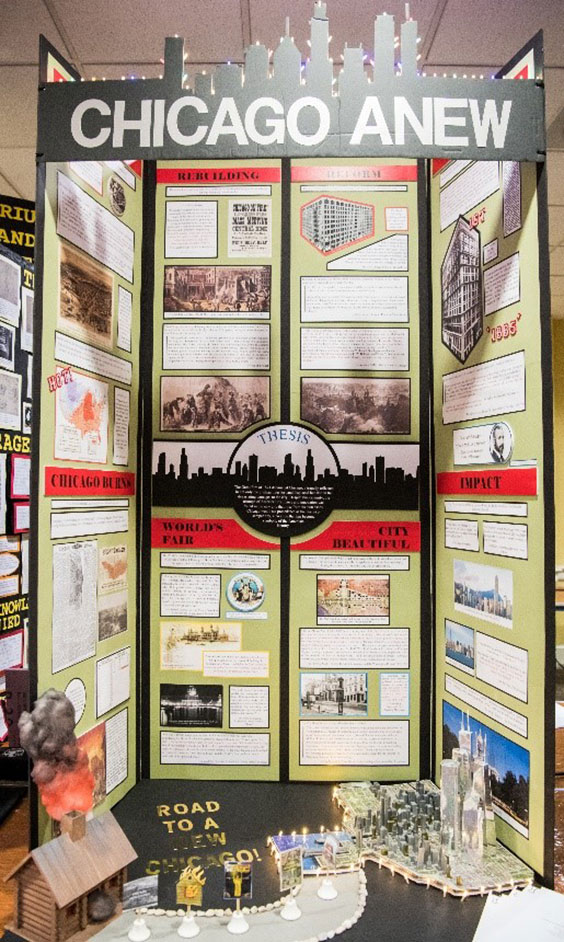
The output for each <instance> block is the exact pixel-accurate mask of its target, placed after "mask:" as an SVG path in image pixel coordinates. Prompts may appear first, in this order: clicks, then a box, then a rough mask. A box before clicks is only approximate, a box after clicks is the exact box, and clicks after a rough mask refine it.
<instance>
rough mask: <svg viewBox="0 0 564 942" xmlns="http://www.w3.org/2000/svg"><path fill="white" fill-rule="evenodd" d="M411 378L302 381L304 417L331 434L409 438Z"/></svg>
mask: <svg viewBox="0 0 564 942" xmlns="http://www.w3.org/2000/svg"><path fill="white" fill-rule="evenodd" d="M410 405H411V393H410V385H409V380H408V379H394V378H390V379H354V378H335V379H334V378H329V377H327V378H325V379H313V378H309V377H308V378H305V379H302V401H301V417H302V419H303V420H304V421H305V422H311V423H312V425H317V427H318V428H320V429H322V430H323V431H324V432H327V433H328V434H330V435H346V434H349V435H408V434H409V431H410Z"/></svg>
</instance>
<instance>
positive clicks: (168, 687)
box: [160, 684, 223, 729]
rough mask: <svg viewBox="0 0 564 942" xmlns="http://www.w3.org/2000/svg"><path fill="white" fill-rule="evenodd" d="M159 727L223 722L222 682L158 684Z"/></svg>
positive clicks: (220, 723)
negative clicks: (159, 697)
mask: <svg viewBox="0 0 564 942" xmlns="http://www.w3.org/2000/svg"><path fill="white" fill-rule="evenodd" d="M160 709H161V726H176V727H179V728H182V729H184V728H186V727H189V726H215V727H221V726H222V725H223V687H222V685H221V684H161V699H160Z"/></svg>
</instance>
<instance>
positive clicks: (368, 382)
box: [289, 159, 426, 781]
mask: <svg viewBox="0 0 564 942" xmlns="http://www.w3.org/2000/svg"><path fill="white" fill-rule="evenodd" d="M417 180H418V169H417V162H416V161H413V160H401V159H400V160H396V161H394V162H393V163H391V162H388V161H386V160H384V159H380V160H374V159H373V160H369V159H365V160H359V159H357V160H337V159H321V160H295V161H293V162H292V169H291V189H292V194H291V281H290V297H291V330H290V342H291V371H292V372H291V415H292V419H293V420H295V421H298V422H299V421H301V422H303V423H305V424H306V426H307V427H309V428H311V429H312V431H314V432H315V433H316V434H319V435H320V436H322V437H323V439H324V440H325V441H326V442H327V443H328V444H330V447H331V448H332V449H333V451H334V454H335V456H336V460H337V462H338V465H339V472H338V477H337V484H336V488H335V495H334V498H333V510H332V513H331V515H330V517H329V518H328V520H327V522H326V524H325V525H324V526H323V527H321V528H319V527H318V528H317V529H316V530H315V531H313V532H312V533H311V534H308V536H307V538H296V539H295V540H294V541H293V543H292V552H291V568H290V585H291V594H290V596H291V605H290V638H289V643H290V684H289V714H290V777H291V778H295V779H305V780H307V779H310V780H311V779H313V780H320V779H321V780H329V781H331V780H336V779H337V780H338V779H380V778H381V779H398V778H404V777H405V778H415V777H418V776H419V774H420V769H421V766H420V753H419V744H420V735H421V728H420V695H421V686H420V675H421V658H420V654H421V643H422V636H421V568H420V556H421V554H420V515H419V482H420V422H421V413H420V380H421V375H420V364H421V363H422V362H423V363H424V361H422V360H421V357H420V322H419V310H420V306H419V251H420V245H419V217H418V211H419V207H418V182H417ZM423 369H424V367H423ZM424 381H425V382H426V377H424ZM424 425H425V423H424V421H423V427H424ZM320 470H322V469H320Z"/></svg>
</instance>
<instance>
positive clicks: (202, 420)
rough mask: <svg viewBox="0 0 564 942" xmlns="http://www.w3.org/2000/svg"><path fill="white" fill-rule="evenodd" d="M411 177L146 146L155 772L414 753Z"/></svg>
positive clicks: (393, 760)
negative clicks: (213, 157) (184, 154)
mask: <svg viewBox="0 0 564 942" xmlns="http://www.w3.org/2000/svg"><path fill="white" fill-rule="evenodd" d="M336 180H338V181H340V182H339V183H337V182H336ZM417 180H418V167H417V163H416V162H415V161H406V160H403V161H401V160H400V161H398V162H397V163H396V164H394V165H389V164H387V163H386V162H385V161H376V162H375V161H367V160H348V161H337V162H335V161H332V162H330V161H317V162H312V161H296V162H294V163H292V164H291V165H290V163H289V162H284V163H283V164H281V163H280V162H279V161H266V160H261V161H255V162H253V163H251V162H242V163H241V162H237V163H236V164H235V163H233V162H227V161H223V162H220V161H215V162H205V163H204V162H194V163H192V164H191V165H190V166H189V167H187V166H186V165H185V164H181V163H179V162H176V163H172V162H169V163H159V164H157V170H156V213H155V284H154V332H153V392H152V395H151V394H150V391H149V392H148V393H147V408H149V405H150V403H151V401H152V403H153V404H156V408H155V405H153V454H152V481H153V489H152V495H153V521H152V546H153V554H152V555H153V564H152V569H151V621H150V629H149V632H148V636H149V637H150V639H151V641H150V644H151V654H150V662H151V663H150V688H151V724H152V726H153V728H154V727H156V726H157V725H158V726H159V728H160V741H159V740H158V739H157V737H156V736H151V744H150V750H151V767H150V773H151V775H167V776H171V775H182V774H189V775H190V777H206V778H207V777H209V776H210V775H211V776H214V777H224V778H278V777H281V778H283V779H284V778H287V777H288V776H289V777H290V778H293V779H315V780H319V779H328V778H329V779H333V778H334V777H335V775H337V776H340V777H345V778H346V777H348V778H351V777H363V778H366V777H374V776H379V777H381V778H397V777H398V775H400V774H403V775H406V776H407V777H411V778H413V777H416V776H417V775H418V774H419V772H420V764H419V763H420V756H419V746H420V743H419V740H420V734H421V729H420V693H421V691H420V682H419V677H420V648H421V643H422V642H421V630H420V624H421V615H420V603H421V572H420V564H419V560H420V543H421V533H420V523H419V482H420V449H419V436H420V398H419V382H420V374H419V363H420V336H419V301H418V278H419V264H418V251H419V243H418V238H417V232H418V190H417ZM424 362H426V359H425V357H424ZM422 424H423V425H425V423H424V422H423V423H422ZM426 453H427V449H426V448H425V454H426ZM307 534H309V535H310V536H311V540H307V537H306V535H307ZM297 537H300V542H294V543H292V547H291V548H290V539H291V538H297ZM303 538H306V542H305V543H303V542H302V539H303ZM310 542H311V548H312V550H313V552H309V549H310ZM341 548H342V550H343V551H342V552H341V551H340V550H341ZM291 550H292V551H291ZM302 550H304V552H303V553H302ZM318 550H319V552H318ZM336 550H337V551H338V552H335V551H336ZM306 551H307V552H306ZM322 551H325V552H322ZM391 599H393V601H392V602H390V600H391ZM329 626H330V627H329ZM180 671H181V672H182V673H179V672H180ZM323 736H325V738H326V739H327V737H330V742H331V744H332V748H329V744H328V743H329V740H327V742H326V743H325V745H324V744H323V742H322V739H323ZM337 741H338V743H339V746H338V754H339V756H341V757H342V758H341V760H340V761H338V762H336V761H335V756H336V755H337V752H336V749H337V745H336V744H337ZM314 742H315V748H314V746H313V743H314ZM279 756H280V761H279Z"/></svg>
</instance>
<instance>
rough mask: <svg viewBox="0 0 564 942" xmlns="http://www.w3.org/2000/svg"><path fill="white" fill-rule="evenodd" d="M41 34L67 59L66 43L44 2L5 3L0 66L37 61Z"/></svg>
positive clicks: (40, 0)
mask: <svg viewBox="0 0 564 942" xmlns="http://www.w3.org/2000/svg"><path fill="white" fill-rule="evenodd" d="M40 33H43V35H44V36H46V37H47V39H48V40H49V42H50V43H51V44H52V45H53V46H55V47H56V48H57V49H58V50H59V51H60V52H61V53H62V55H64V56H65V58H68V53H67V52H66V50H65V44H64V42H63V40H62V38H61V36H60V34H59V32H58V31H57V28H56V26H55V24H54V23H53V20H52V19H51V17H50V15H49V12H48V10H47V8H46V6H45V4H44V3H43V0H17V2H14V0H12V2H11V3H6V2H5V3H3V4H2V29H1V30H0V63H1V64H2V65H6V64H8V63H11V62H20V63H24V62H27V63H30V62H38V61H39V34H40Z"/></svg>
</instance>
